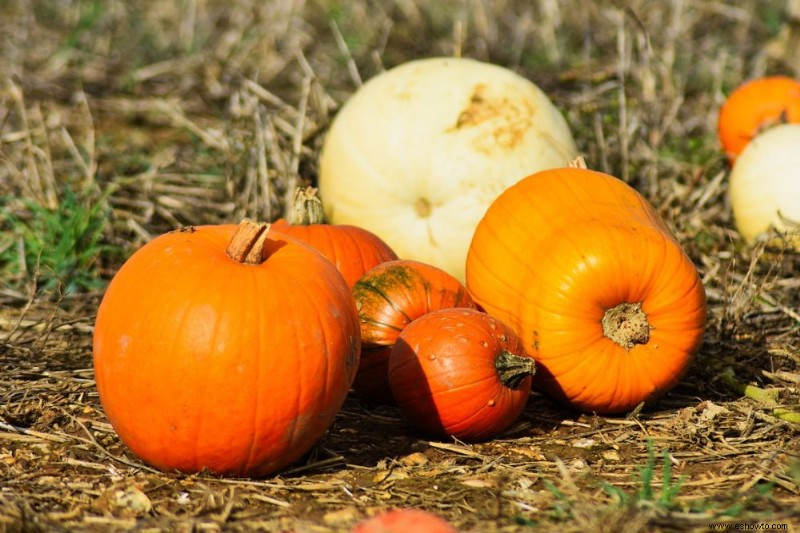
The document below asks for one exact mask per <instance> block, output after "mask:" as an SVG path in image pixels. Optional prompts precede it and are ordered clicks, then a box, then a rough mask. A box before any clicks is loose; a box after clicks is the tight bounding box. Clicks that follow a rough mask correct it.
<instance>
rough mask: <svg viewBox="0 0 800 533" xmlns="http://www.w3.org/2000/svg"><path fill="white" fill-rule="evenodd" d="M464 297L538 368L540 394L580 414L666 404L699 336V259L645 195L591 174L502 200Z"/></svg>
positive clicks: (567, 172)
mask: <svg viewBox="0 0 800 533" xmlns="http://www.w3.org/2000/svg"><path fill="white" fill-rule="evenodd" d="M467 287H468V288H469V290H470V293H471V294H472V296H473V298H474V299H475V301H476V302H477V303H478V304H479V305H481V306H482V307H483V308H484V309H485V310H486V311H487V312H488V313H489V314H491V315H493V316H496V317H497V318H499V319H500V320H502V321H504V322H506V323H507V324H509V325H510V326H511V327H512V329H513V330H514V331H515V332H516V333H517V334H518V335H519V336H520V337H521V338H522V340H523V341H524V343H525V348H526V350H527V351H528V353H530V354H531V355H533V356H534V357H535V358H536V362H537V364H538V367H537V373H536V378H534V383H535V386H539V387H541V388H542V389H544V390H545V391H546V392H548V393H549V394H550V395H551V396H553V397H555V398H557V399H559V400H561V401H563V402H565V403H568V404H570V405H572V406H574V407H575V408H577V409H580V410H583V411H589V412H591V411H595V412H598V413H619V412H624V411H628V410H631V409H633V408H634V407H636V406H637V405H638V404H639V403H641V402H643V401H646V400H652V399H654V398H656V397H658V396H659V395H660V394H663V393H664V392H666V391H667V390H669V389H670V388H672V387H673V386H674V385H675V384H676V383H677V382H678V380H679V379H680V377H681V376H682V375H683V374H684V372H685V371H686V369H687V368H688V366H689V364H690V362H691V361H692V359H693V356H694V353H695V352H696V351H697V349H698V348H699V347H700V344H701V342H702V338H703V331H704V327H705V316H706V300H705V292H704V290H703V285H702V283H701V281H700V277H699V275H698V273H697V269H696V268H695V266H694V264H693V263H692V261H691V260H690V259H689V257H687V255H686V254H685V253H684V251H683V249H682V248H681V246H680V244H679V243H678V241H677V240H676V239H675V237H674V236H673V235H672V234H671V232H670V231H669V229H668V228H667V226H666V225H665V224H664V222H663V221H662V220H661V219H660V217H659V216H658V214H657V213H656V212H655V210H654V209H653V208H652V207H651V206H650V205H649V204H648V203H647V201H646V200H645V199H644V198H643V197H642V196H641V195H640V194H639V193H637V192H636V191H635V190H634V189H633V188H632V187H630V186H629V185H627V184H625V183H624V182H623V181H621V180H619V179H617V178H614V177H612V176H609V175H607V174H603V173H600V172H595V171H592V170H587V169H585V168H562V169H553V170H548V171H542V172H538V173H536V174H533V175H531V176H529V177H527V178H525V179H523V180H521V181H520V182H519V183H517V184H516V185H514V186H512V187H510V188H509V189H508V190H506V191H505V192H504V193H503V194H502V195H500V197H499V198H498V199H497V200H496V201H495V202H494V203H493V204H492V205H491V207H489V209H488V211H487V212H486V215H485V216H484V217H483V219H482V220H481V222H480V224H478V227H477V229H476V231H475V236H474V238H473V240H472V244H471V247H470V250H469V255H468V257H467Z"/></svg>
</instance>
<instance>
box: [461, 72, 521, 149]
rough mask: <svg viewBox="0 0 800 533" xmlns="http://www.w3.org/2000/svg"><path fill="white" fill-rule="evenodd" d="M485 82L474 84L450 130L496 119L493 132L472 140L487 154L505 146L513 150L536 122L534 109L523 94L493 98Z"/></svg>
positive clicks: (474, 144) (477, 147) (479, 124)
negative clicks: (465, 104)
mask: <svg viewBox="0 0 800 533" xmlns="http://www.w3.org/2000/svg"><path fill="white" fill-rule="evenodd" d="M487 89H488V88H487V86H486V85H485V84H483V83H479V84H477V85H475V87H474V89H473V92H472V95H471V96H470V99H469V102H468V104H467V106H466V107H464V109H463V110H462V111H461V113H459V115H458V118H457V119H456V123H455V125H453V126H451V127H450V128H448V129H447V130H445V131H446V132H447V133H453V132H459V131H463V130H464V129H466V128H472V127H478V126H481V125H483V124H485V123H488V122H490V121H494V122H495V123H497V126H496V127H494V128H493V129H492V130H491V135H482V136H479V137H478V138H476V139H475V140H474V142H473V143H472V144H473V146H474V148H475V149H476V150H478V151H480V152H485V153H487V154H490V153H492V151H493V150H495V149H497V148H498V147H499V148H503V149H506V150H512V149H514V148H515V147H516V146H517V145H519V144H520V143H521V142H522V140H523V139H524V137H525V133H526V132H527V131H528V130H530V128H531V126H532V125H533V115H534V114H535V112H536V111H535V109H534V108H533V107H531V105H530V104H529V103H528V102H527V101H525V100H524V99H522V98H516V99H512V98H507V97H500V98H492V97H491V95H489V94H487V93H488V90H487Z"/></svg>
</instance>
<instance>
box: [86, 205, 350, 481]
mask: <svg viewBox="0 0 800 533" xmlns="http://www.w3.org/2000/svg"><path fill="white" fill-rule="evenodd" d="M93 351H94V368H95V378H96V381H97V389H98V392H99V395H100V401H101V403H102V406H103V408H104V410H105V412H106V415H107V416H108V419H109V421H110V422H111V424H112V426H113V427H114V430H115V431H116V432H117V434H118V435H119V437H120V439H121V440H122V441H123V443H124V444H126V445H127V446H128V447H129V448H130V449H131V451H133V452H134V454H136V455H137V456H138V457H139V458H140V459H142V460H143V461H144V462H146V463H148V464H150V465H152V466H154V467H156V468H159V469H161V470H164V471H175V470H177V471H181V472H186V473H194V472H199V471H201V470H204V469H208V470H210V471H211V472H214V473H216V474H220V475H227V476H250V477H261V476H265V475H268V474H271V473H274V472H277V471H279V470H282V469H283V468H285V467H287V466H288V465H290V464H291V463H293V462H294V461H296V460H297V459H299V458H300V457H301V456H302V455H303V454H304V453H306V452H307V451H308V450H309V449H310V448H311V447H312V446H313V445H314V444H315V443H316V441H317V440H318V439H319V438H320V437H321V436H322V434H323V433H324V432H325V431H326V430H327V429H328V427H329V426H330V424H331V423H332V421H333V419H334V416H335V415H336V414H337V412H338V411H339V409H340V407H341V405H342V404H343V402H344V400H345V398H346V396H347V393H348V391H349V389H350V385H351V383H352V380H353V377H354V376H355V371H356V369H357V366H358V358H359V353H360V343H359V326H358V317H357V314H356V310H355V304H354V302H353V299H352V296H351V294H350V290H349V287H348V286H347V284H346V283H345V281H344V278H343V277H342V276H341V274H340V273H339V272H338V271H337V270H336V268H335V267H334V266H333V265H332V264H331V263H330V262H329V261H328V260H326V259H325V258H324V257H323V256H322V255H321V254H319V253H318V252H317V251H315V250H314V249H312V248H311V247H310V246H308V245H306V244H304V243H302V242H300V241H297V240H295V239H293V238H291V237H289V236H287V235H284V234H282V233H279V232H277V231H274V230H273V229H272V228H270V227H269V226H268V225H266V224H255V223H252V222H249V221H244V222H243V223H242V224H240V225H239V226H238V227H237V226H235V225H221V226H199V227H196V228H189V229H187V230H185V231H175V232H171V233H168V234H164V235H162V236H160V237H157V238H155V239H154V240H152V241H150V242H148V243H147V244H145V245H144V246H142V247H141V248H140V249H139V250H137V251H136V252H135V253H134V254H133V255H132V256H131V257H130V258H129V259H128V260H127V261H126V262H125V263H124V264H123V265H122V267H121V268H120V269H119V271H118V272H117V274H116V275H115V276H114V278H113V279H112V280H111V283H110V284H109V286H108V289H107V290H106V293H105V295H104V297H103V300H102V302H101V304H100V307H99V309H98V312H97V319H96V323H95V329H94V339H93Z"/></svg>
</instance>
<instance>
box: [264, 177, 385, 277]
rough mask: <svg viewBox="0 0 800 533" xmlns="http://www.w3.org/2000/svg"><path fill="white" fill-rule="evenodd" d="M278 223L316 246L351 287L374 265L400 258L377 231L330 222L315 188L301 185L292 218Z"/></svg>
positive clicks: (277, 225)
mask: <svg viewBox="0 0 800 533" xmlns="http://www.w3.org/2000/svg"><path fill="white" fill-rule="evenodd" d="M274 226H275V228H276V229H278V230H279V231H281V232H283V233H286V234H288V235H291V236H292V237H295V238H297V239H300V240H301V241H303V242H306V243H308V244H310V245H311V246H313V247H314V248H316V249H317V251H319V252H320V253H321V254H322V255H323V256H325V258H326V259H328V260H329V261H330V262H331V263H333V264H334V265H336V268H338V269H339V272H341V273H342V276H344V279H345V281H347V284H348V285H349V286H351V287H352V286H353V284H354V283H355V282H356V281H358V279H359V278H360V277H361V276H363V275H364V273H365V272H366V271H367V270H369V269H370V268H372V267H374V266H376V265H378V264H380V263H383V262H385V261H391V260H394V259H397V254H395V253H394V250H392V249H391V248H390V247H389V245H388V244H386V243H385V242H383V240H381V239H380V237H378V236H377V235H375V234H374V233H372V232H370V231H367V230H365V229H364V228H361V227H358V226H351V225H347V224H329V223H328V219H327V218H326V216H325V211H324V209H323V207H322V202H321V201H320V199H319V197H318V196H317V190H316V189H314V188H313V187H307V188H298V189H297V191H295V195H294V205H293V206H292V211H291V216H290V217H289V220H284V219H281V220H277V221H276V222H275V224H274Z"/></svg>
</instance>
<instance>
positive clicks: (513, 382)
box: [494, 350, 536, 389]
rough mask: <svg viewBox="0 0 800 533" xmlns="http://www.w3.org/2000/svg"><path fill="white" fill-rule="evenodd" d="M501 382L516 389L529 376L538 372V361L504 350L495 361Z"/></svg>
mask: <svg viewBox="0 0 800 533" xmlns="http://www.w3.org/2000/svg"><path fill="white" fill-rule="evenodd" d="M494 367H495V368H496V369H497V375H498V376H499V377H500V382H501V383H502V384H503V385H505V386H506V387H508V388H509V389H516V388H517V387H519V386H520V384H521V383H522V382H523V381H524V380H525V378H527V377H528V376H532V375H534V374H535V373H536V361H535V360H534V359H533V357H527V356H522V355H517V354H514V353H511V352H509V351H507V350H503V351H502V352H501V353H500V355H498V356H497V359H495V361H494Z"/></svg>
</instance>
